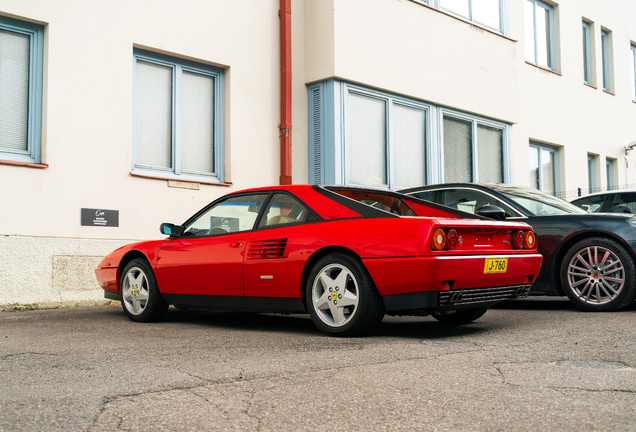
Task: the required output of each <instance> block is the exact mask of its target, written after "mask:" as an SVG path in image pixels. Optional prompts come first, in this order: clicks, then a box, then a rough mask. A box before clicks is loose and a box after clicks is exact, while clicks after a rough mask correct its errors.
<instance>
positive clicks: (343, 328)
mask: <svg viewBox="0 0 636 432" xmlns="http://www.w3.org/2000/svg"><path fill="white" fill-rule="evenodd" d="M305 298H306V302H307V310H308V311H309V314H310V315H311V319H312V321H313V322H314V324H315V325H316V327H318V328H319V329H320V330H321V331H323V332H324V333H326V334H328V335H329V336H344V337H353V336H361V335H364V334H366V333H369V332H370V331H371V330H372V329H373V328H374V327H376V326H377V325H378V324H379V323H380V321H382V317H384V304H383V303H382V299H381V298H380V295H379V294H378V291H377V290H376V288H375V285H374V284H373V280H372V279H371V276H370V275H369V273H368V272H367V270H366V268H365V267H364V265H363V264H362V262H360V260H359V259H357V258H353V257H351V256H349V255H346V254H342V253H334V254H330V255H327V256H325V257H323V258H322V259H321V260H320V261H318V262H317V263H316V265H315V266H314V268H313V269H312V271H311V273H310V274H309V278H308V281H307V287H306V296H305Z"/></svg>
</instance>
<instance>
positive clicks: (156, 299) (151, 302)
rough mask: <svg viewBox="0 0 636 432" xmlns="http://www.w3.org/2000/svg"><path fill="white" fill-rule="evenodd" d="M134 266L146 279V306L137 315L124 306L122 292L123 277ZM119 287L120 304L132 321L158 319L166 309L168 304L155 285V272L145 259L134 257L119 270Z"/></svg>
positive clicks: (152, 320)
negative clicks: (141, 271)
mask: <svg viewBox="0 0 636 432" xmlns="http://www.w3.org/2000/svg"><path fill="white" fill-rule="evenodd" d="M135 267H136V268H139V269H141V270H143V272H144V273H145V275H146V278H147V279H148V301H147V303H146V307H145V308H144V311H143V312H142V313H140V314H139V315H134V314H132V313H130V311H129V310H128V308H126V304H125V301H124V292H123V286H124V277H125V276H126V274H128V271H129V270H130V269H132V268H135ZM119 289H120V295H121V306H122V308H123V309H124V312H125V313H126V315H127V316H128V318H130V319H131V320H132V321H137V322H154V321H158V320H160V319H161V318H163V316H164V315H165V313H166V311H167V310H168V305H167V304H166V302H165V301H164V299H163V297H162V296H161V293H160V292H159V286H158V285H157V279H156V278H155V273H154V271H153V270H152V267H151V266H150V264H149V263H148V261H146V260H145V259H142V258H135V259H134V260H132V261H130V262H129V263H128V264H126V266H125V267H124V270H123V271H122V272H121V277H120V280H119Z"/></svg>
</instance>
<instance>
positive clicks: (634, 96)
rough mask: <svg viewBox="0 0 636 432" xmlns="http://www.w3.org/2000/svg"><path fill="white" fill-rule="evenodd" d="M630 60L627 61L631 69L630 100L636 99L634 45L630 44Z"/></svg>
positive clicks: (635, 57)
mask: <svg viewBox="0 0 636 432" xmlns="http://www.w3.org/2000/svg"><path fill="white" fill-rule="evenodd" d="M630 48H631V51H632V52H631V54H632V56H631V61H630V62H629V64H630V66H631V69H632V74H631V78H632V100H634V101H636V45H631V46H630Z"/></svg>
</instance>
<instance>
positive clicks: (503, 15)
mask: <svg viewBox="0 0 636 432" xmlns="http://www.w3.org/2000/svg"><path fill="white" fill-rule="evenodd" d="M417 1H419V2H420V3H424V4H427V5H429V6H431V7H434V8H435V9H439V10H441V11H444V12H446V13H448V14H451V15H453V16H456V17H459V18H461V19H463V20H466V21H468V22H471V23H473V24H475V25H478V26H480V27H484V28H486V29H488V30H492V31H495V32H497V33H501V34H502V35H506V36H507V35H508V33H509V30H508V29H509V24H508V19H507V17H508V1H509V0H499V28H495V27H491V26H489V25H488V24H483V23H481V22H479V21H477V20H474V19H473V17H472V15H473V13H472V11H473V2H474V1H475V0H468V11H469V12H468V16H465V15H461V14H459V13H457V12H455V11H453V10H451V9H446V8H444V7H441V6H440V0H417Z"/></svg>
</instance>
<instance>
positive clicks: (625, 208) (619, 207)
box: [610, 193, 636, 213]
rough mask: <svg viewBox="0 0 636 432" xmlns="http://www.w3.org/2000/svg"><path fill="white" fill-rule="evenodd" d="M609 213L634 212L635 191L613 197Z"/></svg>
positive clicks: (635, 207) (635, 211) (635, 205)
mask: <svg viewBox="0 0 636 432" xmlns="http://www.w3.org/2000/svg"><path fill="white" fill-rule="evenodd" d="M610 212H611V213H636V193H621V194H618V195H616V196H615V197H614V201H613V202H612V209H611V210H610Z"/></svg>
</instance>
